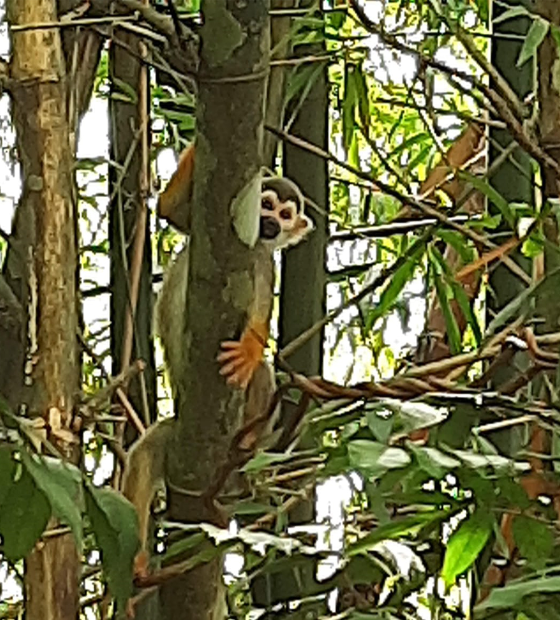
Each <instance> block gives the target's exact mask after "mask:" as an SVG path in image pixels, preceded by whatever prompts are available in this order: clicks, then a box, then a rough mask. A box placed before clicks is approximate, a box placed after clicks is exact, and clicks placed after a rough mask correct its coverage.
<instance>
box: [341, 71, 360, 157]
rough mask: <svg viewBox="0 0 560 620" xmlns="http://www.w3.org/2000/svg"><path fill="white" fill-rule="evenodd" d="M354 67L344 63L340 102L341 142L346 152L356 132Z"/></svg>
mask: <svg viewBox="0 0 560 620" xmlns="http://www.w3.org/2000/svg"><path fill="white" fill-rule="evenodd" d="M355 73H356V66H355V65H353V64H352V63H346V65H345V74H344V99H343V100H342V142H343V145H344V148H345V150H346V151H348V150H349V149H350V146H351V144H352V140H353V138H354V132H355V130H356V123H355V110H356V105H357V103H358V92H357V89H356V79H355Z"/></svg>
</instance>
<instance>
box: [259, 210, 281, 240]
mask: <svg viewBox="0 0 560 620" xmlns="http://www.w3.org/2000/svg"><path fill="white" fill-rule="evenodd" d="M281 232H282V231H281V228H280V224H279V223H278V220H277V219H275V218H273V217H268V216H266V215H263V216H261V225H260V230H259V235H260V238H261V239H266V240H267V241H271V240H272V239H276V237H278V235H279V234H280V233H281Z"/></svg>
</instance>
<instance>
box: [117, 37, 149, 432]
mask: <svg viewBox="0 0 560 620" xmlns="http://www.w3.org/2000/svg"><path fill="white" fill-rule="evenodd" d="M115 36H116V37H118V40H119V43H121V44H124V47H123V46H122V45H118V44H116V43H114V44H113V45H112V46H111V52H110V57H109V58H110V60H109V66H110V75H111V79H112V88H113V91H115V92H120V93H122V92H123V91H122V88H121V84H126V85H127V86H128V87H129V89H130V92H132V93H136V95H137V99H136V100H135V101H122V98H113V99H111V100H110V141H111V146H110V152H111V161H113V162H116V163H117V164H118V165H117V166H111V169H110V174H109V179H110V189H111V192H110V194H111V195H114V196H115V198H114V200H113V202H112V204H111V205H110V212H109V236H110V243H111V250H110V253H111V351H112V358H113V373H114V374H115V375H116V374H118V373H119V372H122V371H123V370H125V369H126V367H128V366H129V365H130V363H131V362H132V361H134V360H135V359H138V358H140V359H143V360H144V361H145V362H146V368H145V370H144V372H143V373H142V374H141V375H139V376H138V377H137V378H136V379H135V380H134V381H133V382H131V384H130V385H129V386H128V389H129V397H130V400H131V402H132V404H133V406H134V407H135V409H136V410H137V412H138V413H139V415H140V417H141V418H142V419H144V421H145V422H146V424H149V423H150V422H153V421H154V419H155V406H156V379H155V369H154V356H153V337H152V260H151V241H150V222H149V211H148V209H147V206H146V200H147V197H148V191H149V179H148V171H149V164H148V161H147V142H146V136H147V135H148V130H149V128H148V127H147V126H146V125H147V120H148V118H149V110H148V105H149V100H148V95H149V90H148V88H149V87H148V80H147V68H146V67H142V64H141V63H140V62H139V61H138V59H137V57H135V56H133V55H132V54H131V53H130V52H129V51H128V49H132V50H136V51H137V53H138V55H141V53H142V49H141V46H142V44H141V42H140V41H139V39H138V37H136V36H135V35H132V34H129V33H126V32H124V31H117V33H116V34H115ZM115 190H116V191H115Z"/></svg>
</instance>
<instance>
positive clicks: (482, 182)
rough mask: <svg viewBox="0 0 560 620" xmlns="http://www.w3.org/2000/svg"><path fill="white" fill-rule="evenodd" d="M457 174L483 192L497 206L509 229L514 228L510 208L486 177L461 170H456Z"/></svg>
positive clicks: (513, 218)
mask: <svg viewBox="0 0 560 620" xmlns="http://www.w3.org/2000/svg"><path fill="white" fill-rule="evenodd" d="M457 174H458V176H459V178H461V179H465V180H466V181H468V182H469V183H470V184H471V185H472V186H473V187H474V188H475V189H477V190H478V191H479V192H481V193H483V194H484V195H485V196H486V198H488V200H489V201H490V202H491V203H493V204H494V205H495V206H496V207H497V208H498V210H499V211H500V213H501V214H502V216H503V218H504V220H505V221H506V222H507V223H508V224H509V226H510V227H511V229H512V230H515V217H514V215H513V212H512V210H511V209H510V206H509V203H508V201H507V200H506V199H505V198H504V197H503V196H502V195H501V194H500V193H499V192H498V191H496V190H495V189H494V188H493V187H492V186H491V185H490V183H489V182H488V181H487V180H486V179H481V178H480V177H477V176H475V175H474V174H470V173H468V172H465V171H463V170H460V171H458V172H457Z"/></svg>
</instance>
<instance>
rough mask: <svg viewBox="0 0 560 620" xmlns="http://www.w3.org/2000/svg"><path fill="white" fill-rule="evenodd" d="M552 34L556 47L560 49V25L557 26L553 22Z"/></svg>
mask: <svg viewBox="0 0 560 620" xmlns="http://www.w3.org/2000/svg"><path fill="white" fill-rule="evenodd" d="M550 34H552V38H553V39H554V42H555V43H556V47H558V49H560V28H558V26H555V25H554V24H551V25H550Z"/></svg>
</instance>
